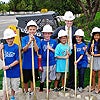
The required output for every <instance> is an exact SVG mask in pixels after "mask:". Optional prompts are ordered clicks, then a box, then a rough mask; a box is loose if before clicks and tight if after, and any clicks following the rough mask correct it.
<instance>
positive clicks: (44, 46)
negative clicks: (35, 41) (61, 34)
mask: <svg viewBox="0 0 100 100" xmlns="http://www.w3.org/2000/svg"><path fill="white" fill-rule="evenodd" d="M49 45H50V47H52V48H53V44H49ZM46 50H47V45H43V51H44V52H45V51H46Z"/></svg>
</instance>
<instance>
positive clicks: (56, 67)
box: [0, 20, 100, 100]
mask: <svg viewBox="0 0 100 100" xmlns="http://www.w3.org/2000/svg"><path fill="white" fill-rule="evenodd" d="M37 28H38V26H37V24H36V23H35V22H34V21H33V20H31V21H29V22H28V23H27V25H26V29H27V32H28V35H27V36H24V37H22V51H23V53H22V55H23V59H22V61H23V65H22V67H23V78H24V89H25V93H26V94H30V95H31V94H32V93H33V74H32V47H33V48H34V67H35V77H36V78H37V76H38V71H41V74H40V92H42V91H43V88H44V82H45V80H46V71H47V50H49V73H48V74H49V90H50V85H51V82H52V81H53V80H54V81H55V83H54V91H59V90H62V89H64V77H65V71H66V72H68V70H69V67H70V66H69V63H66V59H69V56H70V55H71V53H72V52H71V49H70V46H69V45H68V33H67V32H66V31H65V30H60V31H59V33H58V40H59V41H60V43H58V42H57V40H56V39H51V38H50V37H51V35H52V33H53V30H52V27H51V26H50V25H49V24H47V25H45V26H44V27H43V31H42V33H43V39H41V40H40V39H39V38H38V37H37V36H35V33H36V31H37ZM91 34H92V39H91V42H90V44H89V46H88V48H87V47H86V45H85V42H84V39H83V38H84V32H83V31H82V29H78V30H77V31H76V32H75V34H74V36H75V40H76V61H75V62H74V63H75V64H77V69H78V76H79V85H78V90H79V92H82V89H83V88H84V74H85V69H86V68H87V65H88V59H87V55H86V52H87V51H88V53H89V54H90V55H93V56H94V62H93V76H92V88H91V90H94V89H95V85H96V84H95V76H96V72H97V71H98V88H97V90H96V91H95V92H96V93H99V92H100V63H99V59H100V28H98V27H95V28H93V30H92V32H91ZM15 36H16V34H15V33H14V31H13V30H11V29H6V30H5V31H4V37H3V39H6V42H7V44H4V45H2V44H0V58H1V59H2V58H3V57H2V49H3V48H4V60H5V66H3V67H2V68H3V70H6V73H7V83H8V88H11V99H10V100H15V97H14V96H15V91H16V90H17V89H18V88H19V84H20V67H19V50H18V45H16V44H14V38H15ZM92 40H94V45H91V43H92ZM32 42H33V45H32ZM48 43H49V45H47V44H48ZM92 47H93V48H94V52H91V48H92ZM73 60H74V59H73ZM60 79H61V82H62V86H61V88H60V89H59V86H58V85H59V81H60ZM29 81H31V82H30V90H28V82H29ZM3 90H4V97H3V100H6V89H5V83H4V81H3Z"/></svg>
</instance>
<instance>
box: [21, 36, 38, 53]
mask: <svg viewBox="0 0 100 100" xmlns="http://www.w3.org/2000/svg"><path fill="white" fill-rule="evenodd" d="M29 38H30V40H29V42H28V43H27V45H26V46H25V47H24V48H23V52H26V51H27V50H28V48H29V46H30V44H31V43H32V41H33V44H34V50H35V52H37V51H38V50H39V48H38V46H37V43H36V40H35V38H34V36H33V35H29Z"/></svg>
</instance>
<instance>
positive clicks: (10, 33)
mask: <svg viewBox="0 0 100 100" xmlns="http://www.w3.org/2000/svg"><path fill="white" fill-rule="evenodd" d="M15 36H16V34H15V33H14V31H13V30H12V29H10V28H8V29H6V30H5V31H4V33H3V39H9V38H13V37H15Z"/></svg>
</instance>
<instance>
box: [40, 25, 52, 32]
mask: <svg viewBox="0 0 100 100" xmlns="http://www.w3.org/2000/svg"><path fill="white" fill-rule="evenodd" d="M42 32H53V30H52V27H51V26H50V25H49V24H47V25H45V26H44V27H43V31H42Z"/></svg>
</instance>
